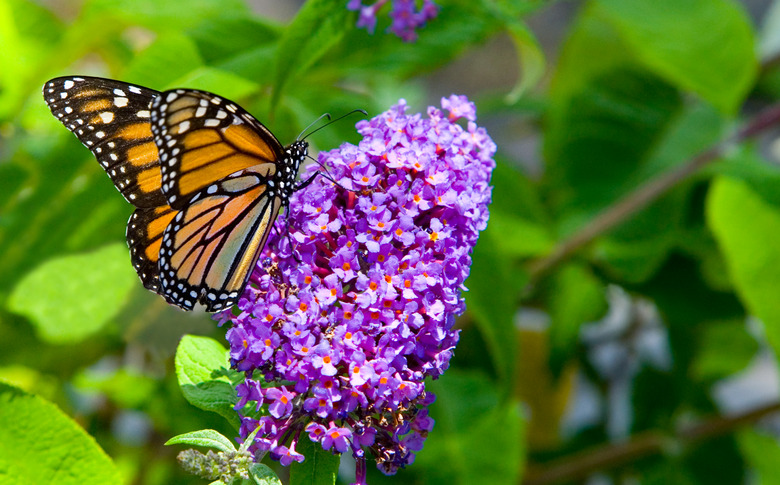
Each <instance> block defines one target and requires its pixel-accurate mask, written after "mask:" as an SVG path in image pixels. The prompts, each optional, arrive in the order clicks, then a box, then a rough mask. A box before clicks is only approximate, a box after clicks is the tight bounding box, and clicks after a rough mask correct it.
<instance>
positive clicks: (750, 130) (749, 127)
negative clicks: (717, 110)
mask: <svg viewBox="0 0 780 485" xmlns="http://www.w3.org/2000/svg"><path fill="white" fill-rule="evenodd" d="M778 122H780V103H778V104H775V105H772V106H771V107H769V108H767V109H766V110H765V111H763V112H761V113H759V114H758V115H756V116H755V117H754V118H752V119H751V120H750V121H748V122H747V123H746V124H745V125H744V126H743V127H742V128H741V129H740V130H738V131H737V132H736V133H735V134H734V135H733V136H731V137H730V138H729V139H728V140H726V141H723V142H721V143H718V144H717V145H715V146H713V147H710V148H709V149H707V150H704V151H703V152H701V153H699V154H698V155H696V156H695V157H693V158H692V159H691V160H690V161H689V162H688V163H686V164H684V165H681V166H679V167H677V168H675V169H673V170H670V171H669V172H666V173H663V174H661V175H659V176H658V177H656V178H654V179H652V180H650V181H649V182H647V183H646V184H644V185H642V186H640V187H639V188H637V189H636V190H635V191H633V192H631V193H629V194H627V195H626V196H625V197H623V198H622V199H620V200H618V201H617V202H616V203H615V204H613V205H611V206H609V207H607V208H606V209H604V210H603V211H602V212H601V213H600V214H598V215H597V216H596V217H595V218H593V219H592V220H591V221H590V222H589V223H588V224H587V225H586V226H585V227H583V228H582V229H580V230H579V231H578V232H576V233H574V234H573V235H572V236H571V237H569V238H568V239H565V240H563V241H562V242H560V243H558V245H557V246H556V247H555V248H553V250H552V252H551V253H550V254H549V255H548V256H546V257H545V258H543V259H540V260H537V261H535V262H533V263H532V264H531V267H530V274H531V281H532V282H533V281H536V280H537V279H538V278H539V277H540V276H542V275H544V274H545V273H547V272H548V271H549V270H551V269H552V268H554V267H556V266H557V265H559V264H560V263H562V262H563V261H565V260H567V259H568V258H569V257H571V256H572V255H573V254H574V253H576V252H577V251H579V250H580V249H582V248H583V247H584V246H586V245H588V244H589V243H590V242H591V241H593V240H594V239H595V238H596V237H598V236H600V235H602V234H604V233H607V232H609V231H610V230H612V229H613V228H615V227H616V226H618V225H619V224H621V223H622V222H624V221H626V220H627V219H629V218H630V217H631V216H633V215H634V214H636V213H637V212H639V211H640V210H642V209H644V208H645V207H646V206H647V205H648V204H650V203H651V202H654V201H655V200H656V199H658V198H659V197H660V196H662V195H663V194H665V193H666V192H668V191H669V190H670V189H671V188H673V187H675V186H676V185H677V184H679V183H680V182H682V181H683V180H685V179H687V178H688V177H689V176H691V175H692V174H694V173H696V172H697V171H698V170H699V169H701V168H702V167H704V166H705V165H707V164H708V163H710V162H712V161H713V160H716V159H717V158H719V157H720V156H721V155H723V152H724V150H726V149H727V148H728V147H729V146H732V145H733V144H736V143H740V142H742V141H744V140H745V139H747V138H751V137H753V136H755V135H757V134H759V133H761V132H762V131H764V130H766V129H767V128H769V127H771V126H773V125H775V124H777V123H778Z"/></svg>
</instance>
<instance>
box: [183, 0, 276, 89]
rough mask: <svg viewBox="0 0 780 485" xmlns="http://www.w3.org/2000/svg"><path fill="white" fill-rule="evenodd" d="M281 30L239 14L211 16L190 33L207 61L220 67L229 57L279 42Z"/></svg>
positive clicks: (189, 35)
mask: <svg viewBox="0 0 780 485" xmlns="http://www.w3.org/2000/svg"><path fill="white" fill-rule="evenodd" d="M280 30H281V29H279V28H278V27H276V26H275V25H271V24H270V23H269V22H268V21H267V20H265V19H258V18H252V17H248V16H246V15H238V16H235V17H220V18H215V19H209V20H207V21H204V22H203V23H201V24H199V25H198V26H196V27H194V28H192V29H190V30H189V31H188V32H187V35H188V37H190V38H192V40H193V41H194V42H195V43H196V44H197V46H198V50H199V51H200V54H201V55H202V56H203V58H204V59H205V60H206V63H208V64H210V65H215V66H220V65H221V64H222V63H223V62H225V60H226V59H230V58H232V57H235V56H237V55H241V54H242V53H244V52H246V51H252V50H255V49H257V48H258V47H260V46H264V45H268V44H270V43H272V42H275V41H276V40H277V39H278V37H279V33H280ZM265 69H266V70H267V69H268V68H267V67H266V68H265ZM258 81H260V82H263V83H266V82H268V81H270V80H269V79H264V80H258Z"/></svg>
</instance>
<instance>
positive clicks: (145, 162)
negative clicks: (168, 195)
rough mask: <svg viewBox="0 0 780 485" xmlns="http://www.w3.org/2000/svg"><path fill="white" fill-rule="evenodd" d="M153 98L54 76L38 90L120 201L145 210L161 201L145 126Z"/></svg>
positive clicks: (105, 82) (114, 85)
mask: <svg viewBox="0 0 780 485" xmlns="http://www.w3.org/2000/svg"><path fill="white" fill-rule="evenodd" d="M159 94H160V93H159V92H158V91H154V90H152V89H148V88H144V87H141V86H135V85H132V84H128V83H124V82H121V81H113V80H110V79H102V78H94V77H86V76H82V77H79V76H70V77H59V78H55V79H52V80H50V81H49V82H47V83H46V84H44V86H43V97H44V99H45V100H46V103H47V104H48V105H49V109H50V110H51V112H52V114H53V115H54V116H55V117H56V118H57V119H59V120H60V121H61V122H62V124H63V125H65V127H66V128H68V129H69V130H70V131H72V132H73V133H74V134H75V135H76V136H77V137H78V139H79V140H80V141H81V142H82V143H83V144H84V146H86V147H87V148H89V150H90V151H91V152H92V153H93V154H94V155H95V157H96V158H97V160H98V162H100V165H101V166H102V167H103V169H104V170H105V171H106V173H107V174H108V175H109V177H111V180H112V181H113V182H114V185H115V186H116V187H117V189H119V191H120V192H121V193H122V195H123V196H124V197H125V199H127V201H128V202H130V203H131V204H133V205H135V206H136V207H150V208H151V207H159V206H162V205H165V203H166V200H165V197H164V195H163V193H162V191H161V187H160V186H161V177H162V173H161V171H160V159H159V157H158V152H157V146H156V145H155V143H154V138H153V136H152V130H151V123H150V118H151V106H152V101H153V100H154V99H155V98H157V97H158V96H159Z"/></svg>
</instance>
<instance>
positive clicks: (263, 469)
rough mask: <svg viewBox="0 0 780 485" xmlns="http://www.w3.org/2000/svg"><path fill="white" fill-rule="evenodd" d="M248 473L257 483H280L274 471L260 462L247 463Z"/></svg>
mask: <svg viewBox="0 0 780 485" xmlns="http://www.w3.org/2000/svg"><path fill="white" fill-rule="evenodd" d="M249 474H250V476H251V477H252V480H254V481H255V483H256V484H257V485H282V481H281V480H279V477H278V476H276V473H274V471H273V470H271V469H270V468H268V466H267V465H263V464H262V463H252V464H251V465H249Z"/></svg>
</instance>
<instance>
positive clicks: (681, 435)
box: [523, 402, 780, 485]
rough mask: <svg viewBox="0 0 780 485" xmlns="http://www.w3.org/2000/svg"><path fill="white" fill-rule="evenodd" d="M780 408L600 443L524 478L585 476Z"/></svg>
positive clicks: (544, 483)
mask: <svg viewBox="0 0 780 485" xmlns="http://www.w3.org/2000/svg"><path fill="white" fill-rule="evenodd" d="M778 411H780V402H774V403H771V404H768V405H766V406H762V407H759V408H756V409H754V410H752V411H748V412H746V413H743V414H737V415H734V416H727V417H724V416H718V417H715V418H711V419H708V420H706V421H703V422H700V423H696V424H693V425H688V426H684V427H682V428H680V430H679V431H678V432H677V433H673V434H670V433H666V432H663V431H646V432H644V433H639V434H637V435H635V436H634V437H633V438H631V439H630V440H629V441H626V442H623V443H618V444H608V445H604V446H599V447H595V448H591V449H588V450H585V451H582V452H579V453H576V454H574V455H572V456H568V457H564V458H560V459H558V460H555V461H552V462H550V463H547V464H540V465H535V466H531V467H529V470H528V473H526V477H525V479H524V480H523V485H549V484H553V483H559V482H563V481H570V480H578V479H583V478H586V477H587V476H589V475H591V474H593V473H595V472H597V471H601V470H607V469H610V468H615V467H618V466H621V465H625V464H627V463H631V462H634V461H636V460H638V459H640V458H645V457H648V456H652V455H655V454H660V453H663V452H664V451H665V450H669V449H670V448H671V449H674V448H678V447H679V446H680V445H682V446H688V445H691V444H693V443H696V442H697V441H702V440H705V439H709V438H713V437H716V436H722V435H725V434H729V433H732V432H733V431H735V430H737V429H739V428H741V427H743V426H746V425H749V424H753V423H755V422H756V421H758V420H760V419H761V418H764V417H766V416H768V415H770V414H774V413H776V412H778Z"/></svg>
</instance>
